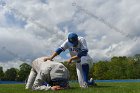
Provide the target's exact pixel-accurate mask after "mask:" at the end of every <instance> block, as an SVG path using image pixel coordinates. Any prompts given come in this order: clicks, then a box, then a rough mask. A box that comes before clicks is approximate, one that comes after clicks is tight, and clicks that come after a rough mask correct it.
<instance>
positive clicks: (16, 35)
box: [0, 0, 140, 68]
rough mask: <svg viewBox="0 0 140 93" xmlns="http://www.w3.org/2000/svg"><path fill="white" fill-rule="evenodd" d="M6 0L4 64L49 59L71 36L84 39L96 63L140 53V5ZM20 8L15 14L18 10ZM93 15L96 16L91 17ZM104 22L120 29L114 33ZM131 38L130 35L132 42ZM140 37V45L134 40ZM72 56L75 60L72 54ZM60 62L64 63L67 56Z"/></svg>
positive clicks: (125, 0) (1, 14) (114, 0)
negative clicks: (45, 57) (70, 32)
mask: <svg viewBox="0 0 140 93" xmlns="http://www.w3.org/2000/svg"><path fill="white" fill-rule="evenodd" d="M73 2H75V0H73V1H72V0H67V1H66V0H24V1H23V0H6V5H7V6H8V7H7V8H6V7H0V21H1V22H0V43H1V45H0V51H1V52H0V61H1V62H0V64H1V65H3V66H4V64H5V62H6V66H4V67H5V68H8V66H9V67H11V66H14V67H15V66H18V65H19V64H21V62H18V61H17V62H16V63H15V64H16V65H11V64H14V60H16V59H17V58H20V59H25V60H26V59H30V60H33V59H35V58H37V57H40V56H45V55H47V56H49V55H50V54H51V53H52V52H53V50H55V49H56V48H57V47H58V46H60V45H61V44H62V42H63V41H64V40H65V39H66V37H67V34H68V32H69V31H73V32H77V33H78V34H81V35H82V36H84V37H85V38H86V40H87V44H88V47H89V54H90V55H91V56H92V57H93V59H94V60H101V59H109V58H110V57H112V56H116V55H117V56H123V55H126V56H129V55H134V54H136V53H140V50H139V45H140V43H139V42H138V40H139V36H140V32H139V30H140V27H139V22H140V16H139V15H140V12H139V10H140V1H139V0H133V1H132V0H107V1H104V0H88V1H85V0H76V2H75V3H76V5H77V6H81V7H82V8H83V9H84V11H82V10H81V11H80V10H78V7H77V8H76V6H72V3H73ZM13 9H15V10H13ZM91 14H92V15H91ZM93 15H96V16H98V17H101V18H103V19H104V20H106V21H107V22H109V23H110V24H112V25H113V26H115V27H117V28H118V29H120V30H119V31H122V32H119V31H117V30H113V29H111V28H110V27H108V24H107V23H104V22H103V21H102V22H101V21H99V20H98V19H95V17H93ZM126 35H129V36H128V37H126ZM134 37H137V41H135V40H134V39H133V40H132V38H134ZM66 57H69V55H68V54H66ZM56 60H64V59H63V58H62V56H59V57H57V58H56Z"/></svg>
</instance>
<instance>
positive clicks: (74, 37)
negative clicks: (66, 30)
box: [68, 33, 78, 47]
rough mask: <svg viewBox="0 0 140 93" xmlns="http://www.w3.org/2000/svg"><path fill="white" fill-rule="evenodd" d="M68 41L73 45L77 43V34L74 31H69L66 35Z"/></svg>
mask: <svg viewBox="0 0 140 93" xmlns="http://www.w3.org/2000/svg"><path fill="white" fill-rule="evenodd" d="M68 41H69V42H70V43H71V44H72V45H73V46H74V47H75V46H77V45H78V35H77V34H76V33H70V34H69V35H68Z"/></svg>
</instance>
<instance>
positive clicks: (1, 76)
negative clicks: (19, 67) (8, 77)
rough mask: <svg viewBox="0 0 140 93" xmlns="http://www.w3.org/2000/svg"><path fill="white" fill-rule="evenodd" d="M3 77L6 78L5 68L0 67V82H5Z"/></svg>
mask: <svg viewBox="0 0 140 93" xmlns="http://www.w3.org/2000/svg"><path fill="white" fill-rule="evenodd" d="M3 77H4V72H3V67H0V80H3Z"/></svg>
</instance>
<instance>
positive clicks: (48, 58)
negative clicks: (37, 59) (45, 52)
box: [44, 57, 53, 62]
mask: <svg viewBox="0 0 140 93" xmlns="http://www.w3.org/2000/svg"><path fill="white" fill-rule="evenodd" d="M47 60H50V61H53V60H52V58H51V57H45V58H44V62H45V61H47Z"/></svg>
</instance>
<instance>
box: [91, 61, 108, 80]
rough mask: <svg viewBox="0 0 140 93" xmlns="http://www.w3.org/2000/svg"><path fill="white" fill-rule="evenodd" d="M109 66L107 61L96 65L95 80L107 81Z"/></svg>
mask: <svg viewBox="0 0 140 93" xmlns="http://www.w3.org/2000/svg"><path fill="white" fill-rule="evenodd" d="M107 64H108V62H107V61H99V62H98V63H96V64H95V65H94V67H93V69H94V72H93V76H94V77H95V79H107V75H106V72H107V71H108V67H107Z"/></svg>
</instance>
